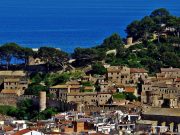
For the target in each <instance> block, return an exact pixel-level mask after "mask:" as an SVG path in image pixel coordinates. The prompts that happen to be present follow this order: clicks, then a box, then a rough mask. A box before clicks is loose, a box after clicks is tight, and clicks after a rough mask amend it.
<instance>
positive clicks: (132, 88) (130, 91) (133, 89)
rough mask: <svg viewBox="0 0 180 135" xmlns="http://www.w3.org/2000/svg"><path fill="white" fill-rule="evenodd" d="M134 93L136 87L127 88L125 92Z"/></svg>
mask: <svg viewBox="0 0 180 135" xmlns="http://www.w3.org/2000/svg"><path fill="white" fill-rule="evenodd" d="M134 91H135V88H134V87H125V92H128V93H134Z"/></svg>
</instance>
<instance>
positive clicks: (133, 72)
mask: <svg viewBox="0 0 180 135" xmlns="http://www.w3.org/2000/svg"><path fill="white" fill-rule="evenodd" d="M147 78H148V71H147V70H145V69H144V68H130V79H131V82H132V83H138V82H139V79H141V80H145V79H147Z"/></svg>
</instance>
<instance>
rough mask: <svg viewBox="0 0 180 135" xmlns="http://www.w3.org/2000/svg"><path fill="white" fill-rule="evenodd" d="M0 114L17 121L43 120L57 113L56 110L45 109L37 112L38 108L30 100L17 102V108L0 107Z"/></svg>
mask: <svg viewBox="0 0 180 135" xmlns="http://www.w3.org/2000/svg"><path fill="white" fill-rule="evenodd" d="M0 113H1V114H3V115H8V116H12V117H16V118H17V119H25V120H38V119H40V120H41V119H42V120H45V119H49V118H51V117H52V116H53V115H54V114H56V113H58V110H57V109H56V108H47V109H46V110H44V111H42V112H39V106H38V105H37V104H35V103H34V102H33V101H32V100H30V99H26V100H22V101H20V102H18V105H17V107H12V106H4V105H3V106H0Z"/></svg>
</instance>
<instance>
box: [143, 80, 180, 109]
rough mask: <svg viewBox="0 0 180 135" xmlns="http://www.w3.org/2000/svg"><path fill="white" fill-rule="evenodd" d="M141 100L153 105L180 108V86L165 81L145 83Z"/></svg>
mask: <svg viewBox="0 0 180 135" xmlns="http://www.w3.org/2000/svg"><path fill="white" fill-rule="evenodd" d="M141 102H142V103H144V104H149V105H151V106H153V107H170V108H180V87H176V85H175V84H165V83H149V84H144V85H142V92H141Z"/></svg>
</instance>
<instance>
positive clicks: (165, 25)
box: [126, 8, 180, 42]
mask: <svg viewBox="0 0 180 135" xmlns="http://www.w3.org/2000/svg"><path fill="white" fill-rule="evenodd" d="M179 31H180V18H179V17H175V16H172V15H171V14H170V13H169V11H167V10H166V9H164V8H160V9H156V10H154V11H153V12H152V13H151V14H150V16H146V17H144V18H142V19H141V20H140V21H133V22H132V23H131V24H129V25H128V26H127V28H126V32H127V34H128V36H129V37H133V39H134V40H147V39H151V37H152V34H153V33H156V34H157V39H158V42H160V39H159V38H160V35H161V34H162V33H163V32H167V33H168V32H169V33H173V34H174V36H177V37H179Z"/></svg>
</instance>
